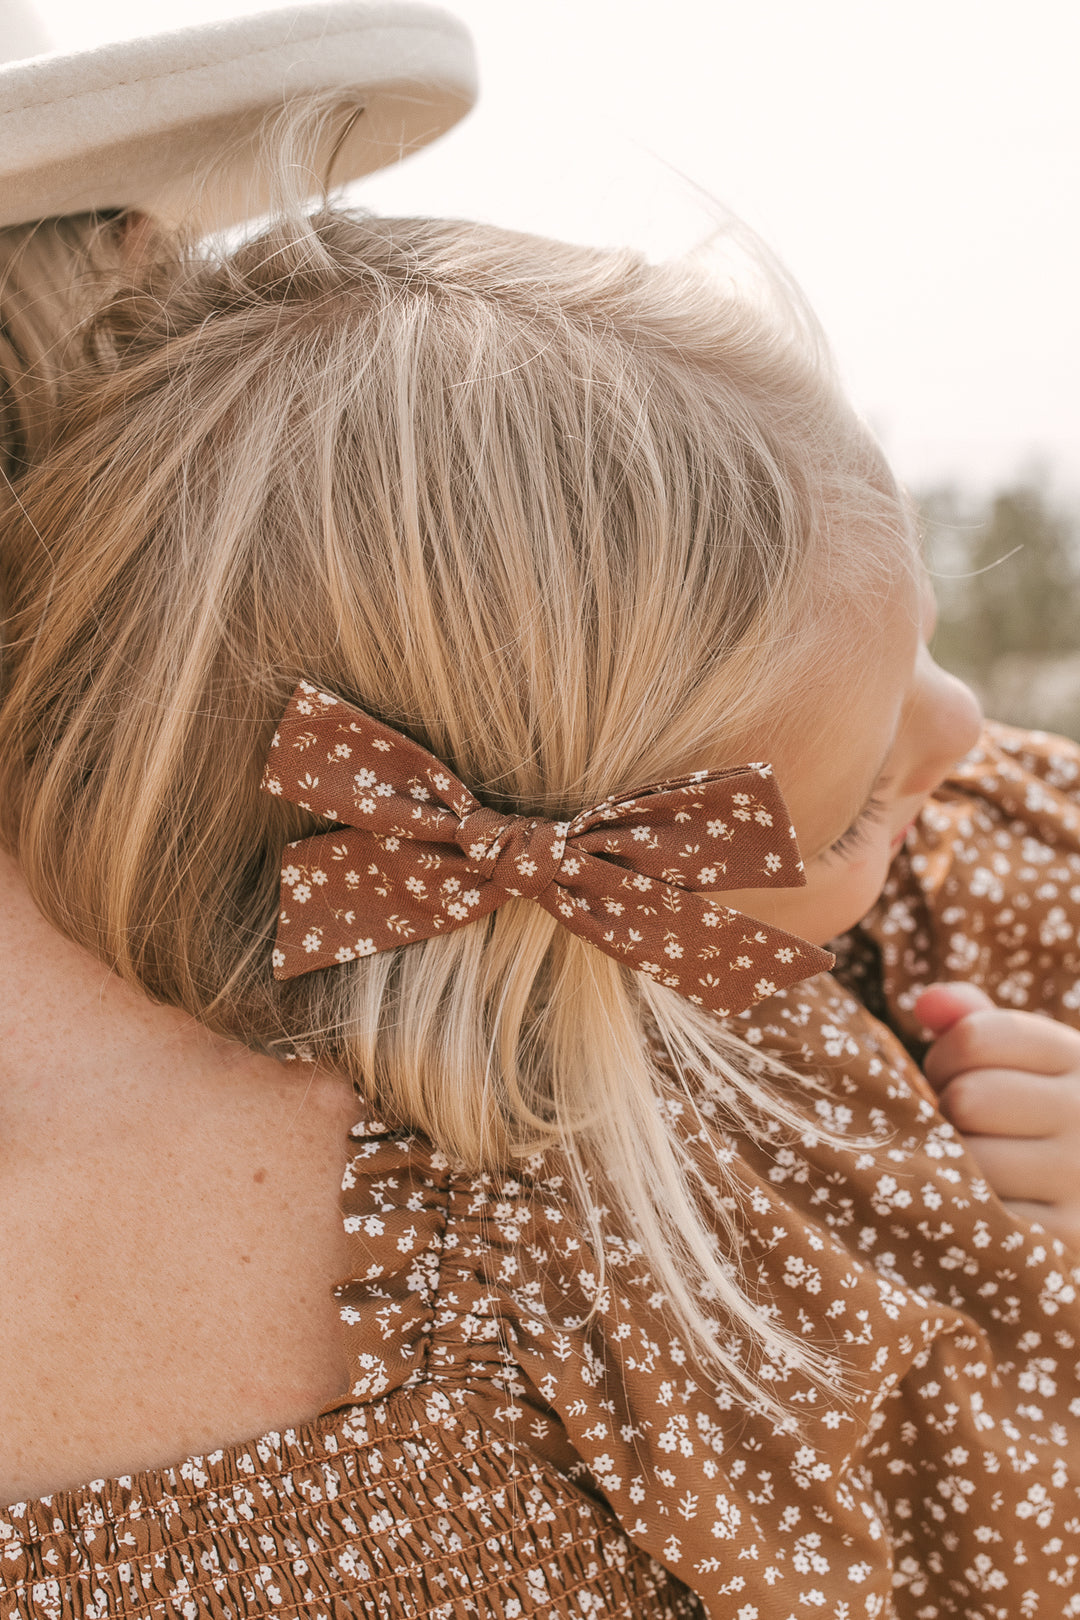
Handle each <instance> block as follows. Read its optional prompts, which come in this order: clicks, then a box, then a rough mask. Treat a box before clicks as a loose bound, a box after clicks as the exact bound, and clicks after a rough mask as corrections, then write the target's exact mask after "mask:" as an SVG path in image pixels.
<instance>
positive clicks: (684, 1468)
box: [0, 729, 1080, 1620]
mask: <svg viewBox="0 0 1080 1620" xmlns="http://www.w3.org/2000/svg"><path fill="white" fill-rule="evenodd" d="M1078 915H1080V751H1078V750H1076V749H1075V748H1073V747H1072V745H1068V744H1061V743H1059V742H1057V741H1055V740H1052V739H1047V738H1042V737H1039V736H1034V737H1032V736H1028V735H1023V734H1019V733H1011V732H1007V731H1003V730H997V729H996V730H993V731H991V732H990V733H988V736H987V738H986V740H985V742H984V745H983V747H982V749H981V750H980V751H979V752H978V753H977V754H975V755H974V756H972V758H971V759H970V760H969V761H968V762H965V764H964V765H963V766H962V767H961V768H960V769H959V770H958V772H957V775H956V777H955V779H954V781H953V782H952V783H951V784H950V785H949V786H948V787H946V788H945V789H943V790H942V791H941V792H940V793H939V794H938V795H937V796H936V797H935V800H934V802H933V803H932V804H931V805H930V806H929V807H928V808H927V810H926V812H925V813H924V815H923V817H922V821H921V824H920V827H919V828H918V830H917V832H916V833H915V834H914V835H913V836H912V838H911V840H910V841H909V846H908V848H907V850H906V851H905V853H904V855H903V856H902V857H901V859H900V860H899V861H898V862H897V863H896V864H895V866H894V869H893V873H892V875H891V877H890V881H889V886H888V889H887V890H886V892H885V894H884V895H883V897H882V900H881V902H880V904H879V906H878V907H877V909H876V911H875V913H874V915H873V916H872V917H871V918H870V919H869V920H868V921H867V923H866V924H865V925H864V927H863V928H862V929H861V930H860V931H858V933H857V934H856V935H855V936H853V938H852V940H851V941H850V942H849V948H848V952H847V959H846V961H845V963H844V965H843V968H842V977H843V978H844V979H846V982H847V984H854V985H856V986H857V987H858V988H859V992H860V995H861V996H862V997H863V999H865V1000H867V1001H872V1002H873V1004H874V1005H875V1006H876V1007H877V1008H878V1010H879V1011H880V1012H881V1013H882V1014H883V1015H884V1016H885V1017H886V1018H887V1019H888V1020H889V1021H890V1022H891V1023H892V1024H893V1025H894V1026H895V1028H896V1030H897V1032H898V1033H899V1035H900V1036H902V1037H904V1038H905V1039H907V1040H908V1041H909V1042H910V1043H911V1044H912V1045H913V1046H914V1044H915V1042H916V1041H917V1035H918V1032H917V1030H915V1029H914V1027H913V1026H912V1024H911V1019H910V1005H911V1000H912V994H913V991H914V990H915V988H916V987H917V986H918V985H920V984H923V983H929V982H931V980H933V979H934V978H936V977H940V976H949V977H954V978H955V977H963V978H966V979H970V980H973V981H974V982H976V983H980V984H982V985H983V986H985V987H986V988H987V989H988V990H989V991H990V992H991V993H992V994H993V995H994V996H995V997H997V999H998V1000H1000V1001H1002V1002H1004V1003H1005V1004H1007V1005H1011V1006H1020V1007H1027V1008H1036V1007H1038V1008H1041V1009H1043V1010H1046V1011H1049V1012H1052V1013H1053V1014H1054V1015H1055V1016H1058V1017H1061V1018H1064V1019H1068V1020H1069V1021H1071V1022H1074V1023H1076V1022H1080V949H1078V946H1077V933H1076V925H1075V921H1070V919H1075V918H1076V917H1077V916H1078ZM738 1024H739V1027H740V1029H741V1032H742V1033H743V1034H744V1035H745V1036H746V1038H747V1039H748V1040H749V1041H750V1042H751V1044H752V1045H754V1046H757V1047H759V1048H761V1049H762V1050H765V1049H768V1050H770V1051H772V1052H776V1053H778V1054H779V1055H781V1056H782V1057H784V1058H785V1059H787V1060H788V1061H789V1062H790V1063H791V1064H792V1065H793V1066H794V1067H795V1068H796V1069H797V1070H805V1071H807V1072H809V1073H813V1074H818V1075H822V1074H824V1076H825V1077H826V1080H827V1085H826V1087H825V1088H824V1089H823V1090H814V1089H813V1088H808V1090H807V1093H806V1099H807V1108H808V1119H809V1120H815V1121H816V1122H818V1123H820V1124H821V1125H824V1126H829V1127H832V1128H834V1129H835V1128H837V1127H842V1128H843V1129H845V1130H848V1131H850V1132H852V1133H854V1134H856V1135H859V1136H862V1137H865V1136H867V1135H870V1136H874V1137H877V1138H878V1139H879V1145H877V1146H871V1147H868V1146H866V1145H865V1144H863V1145H853V1146H851V1147H846V1148H837V1147H835V1146H832V1145H829V1143H828V1142H826V1141H824V1140H823V1139H822V1138H821V1136H820V1135H819V1134H817V1133H816V1132H815V1129H814V1124H813V1123H808V1125H807V1129H806V1131H805V1133H804V1134H803V1136H802V1137H801V1139H799V1140H798V1141H794V1142H793V1141H791V1140H790V1138H786V1137H784V1136H782V1135H781V1134H780V1133H777V1136H776V1138H775V1140H774V1141H772V1142H771V1143H766V1144H764V1145H759V1146H754V1145H752V1144H750V1143H748V1142H747V1141H746V1140H745V1139H743V1138H740V1137H736V1136H731V1135H728V1134H726V1133H725V1131H724V1129H723V1126H722V1123H721V1121H720V1119H719V1116H718V1115H717V1113H716V1110H715V1104H714V1102H713V1100H712V1099H711V1098H710V1096H709V1095H708V1094H706V1093H704V1092H703V1093H702V1094H701V1095H697V1096H693V1097H691V1096H687V1097H686V1098H685V1102H684V1103H682V1104H681V1105H675V1106H674V1107H672V1108H671V1109H670V1115H671V1117H670V1121H669V1123H670V1124H671V1126H672V1128H673V1129H674V1130H676V1131H677V1132H679V1133H680V1134H681V1135H682V1137H683V1138H684V1140H685V1141H686V1142H687V1143H688V1145H689V1146H690V1148H691V1150H692V1151H704V1150H705V1147H706V1144H709V1151H710V1152H711V1151H712V1148H713V1147H714V1146H715V1145H716V1144H717V1143H718V1144H719V1146H720V1149H721V1151H722V1153H723V1155H724V1157H725V1160H726V1162H727V1164H728V1168H729V1172H730V1176H731V1179H732V1183H733V1185H735V1186H737V1187H738V1188H739V1189H741V1193H742V1196H741V1197H740V1198H738V1199H737V1200H735V1202H734V1204H733V1206H732V1210H733V1213H734V1218H735V1219H736V1220H737V1221H738V1222H739V1226H740V1235H741V1259H742V1264H743V1268H744V1272H745V1275H746V1278H747V1280H748V1283H749V1285H750V1286H751V1287H752V1288H753V1289H754V1290H755V1292H756V1294H757V1297H758V1298H759V1299H761V1300H763V1301H767V1302H768V1303H769V1305H770V1307H771V1308H772V1309H773V1310H774V1311H775V1313H776V1316H777V1318H778V1320H780V1321H782V1322H783V1323H785V1324H786V1325H787V1326H788V1327H789V1328H791V1329H793V1330H794V1331H795V1332H796V1333H799V1334H802V1335H804V1336H805V1337H806V1339H807V1340H808V1341H810V1340H812V1341H813V1342H814V1343H816V1344H818V1345H819V1346H823V1347H825V1348H827V1349H833V1350H835V1352H836V1353H837V1354H838V1355H840V1356H841V1357H842V1358H843V1360H844V1362H845V1364H846V1367H847V1369H848V1378H849V1385H848V1393H847V1396H846V1397H845V1398H844V1399H842V1400H836V1399H830V1398H827V1397H822V1395H821V1394H820V1392H819V1391H818V1390H817V1389H815V1387H814V1386H813V1385H812V1384H811V1383H810V1382H809V1381H808V1380H807V1379H806V1378H805V1377H804V1376H802V1375H800V1374H798V1373H795V1372H792V1371H790V1370H787V1369H785V1368H784V1367H783V1366H779V1365H778V1366H776V1367H775V1368H774V1369H773V1372H774V1382H775V1389H776V1393H777V1395H778V1396H779V1397H780V1398H781V1400H782V1402H783V1403H784V1405H785V1407H786V1408H787V1409H788V1410H789V1411H790V1412H791V1413H792V1414H794V1415H795V1417H796V1418H797V1423H794V1424H790V1425H785V1424H783V1423H779V1422H777V1421H775V1420H773V1419H771V1418H770V1417H769V1416H768V1415H767V1414H766V1413H765V1412H764V1411H753V1410H747V1408H746V1406H745V1403H744V1402H742V1401H740V1400H739V1399H738V1397H737V1396H736V1395H735V1394H734V1393H733V1392H732V1391H730V1390H728V1389H725V1388H723V1387H717V1386H715V1385H706V1384H705V1383H704V1382H703V1381H701V1380H700V1379H696V1378H695V1377H694V1376H693V1374H692V1371H691V1368H690V1364H689V1359H688V1357H687V1355H686V1352H685V1349H684V1347H683V1346H682V1345H681V1344H680V1342H679V1339H678V1337H677V1336H676V1335H674V1334H673V1332H672V1331H671V1328H670V1326H669V1325H668V1323H667V1322H666V1320H665V1316H664V1313H663V1310H662V1308H661V1302H660V1301H659V1300H658V1299H657V1296H656V1294H655V1291H654V1288H653V1285H652V1280H651V1279H650V1277H649V1274H648V1272H647V1270H646V1269H645V1267H644V1266H643V1264H642V1261H641V1257H640V1254H639V1253H637V1252H636V1251H635V1249H634V1247H633V1245H631V1244H628V1243H627V1242H625V1241H624V1240H623V1239H622V1238H621V1237H620V1235H619V1233H618V1232H617V1231H616V1230H614V1229H612V1230H609V1231H608V1232H607V1243H606V1256H605V1258H606V1263H607V1282H606V1286H605V1287H604V1288H603V1289H602V1290H601V1289H600V1285H599V1282H598V1278H597V1269H596V1266H595V1262H594V1260H593V1259H592V1258H591V1256H590V1255H589V1253H588V1251H587V1250H586V1249H585V1248H584V1246H583V1244H582V1242H581V1239H580V1235H579V1232H578V1229H577V1226H576V1224H575V1221H574V1219H573V1217H572V1214H571V1212H570V1210H569V1208H568V1206H567V1202H566V1198H565V1189H564V1187H563V1185H562V1183H561V1181H560V1178H559V1176H558V1174H557V1173H556V1172H555V1170H554V1169H553V1168H552V1166H551V1165H549V1164H547V1163H546V1162H544V1161H541V1160H536V1161H532V1162H529V1163H527V1164H524V1165H522V1166H520V1167H519V1168H518V1170H517V1172H516V1173H515V1174H514V1175H507V1176H481V1177H467V1176H463V1175H461V1174H459V1173H458V1172H456V1171H455V1169H454V1167H453V1166H452V1165H451V1164H449V1163H447V1162H446V1160H445V1159H443V1158H442V1157H441V1156H440V1155H439V1154H438V1153H436V1152H434V1151H433V1149H432V1148H431V1146H430V1144H428V1143H425V1142H423V1141H421V1140H418V1139H415V1138H407V1137H403V1136H401V1135H395V1134H393V1133H392V1132H390V1131H388V1130H386V1129H385V1128H383V1127H382V1126H380V1125H379V1124H378V1123H375V1122H365V1123H362V1124H360V1125H358V1126H357V1127H356V1128H355V1130H354V1131H353V1133H352V1141H351V1144H350V1148H349V1161H348V1166H347V1169H346V1173H345V1178H344V1211H345V1223H346V1228H347V1230H348V1232H349V1233H350V1235H351V1237H352V1240H353V1244H354V1253H355V1263H354V1266H353V1269H352V1275H351V1276H350V1277H349V1278H348V1279H347V1280H346V1281H345V1282H344V1283H343V1284H342V1285H341V1286H340V1289H339V1294H340V1303H341V1315H342V1322H343V1326H344V1332H345V1334H346V1339H347V1346H348V1352H349V1360H350V1366H351V1369H352V1374H351V1376H352V1385H351V1387H350V1389H349V1390H348V1391H346V1392H344V1393H343V1395H342V1398H341V1401H340V1402H339V1403H337V1404H336V1405H335V1406H333V1407H332V1409H330V1410H328V1411H327V1412H326V1413H324V1415H323V1416H322V1417H321V1418H320V1419H319V1420H318V1421H317V1422H315V1423H313V1424H312V1425H310V1426H308V1427H306V1428H302V1429H298V1430H295V1431H287V1432H286V1433H284V1434H280V1435H268V1436H264V1437H263V1438H261V1439H259V1440H257V1441H253V1442H251V1443H250V1444H248V1445H241V1446H233V1447H230V1448H228V1449H226V1450H223V1451H220V1452H216V1453H214V1454H213V1455H210V1456H207V1457H203V1458H199V1459H191V1460H188V1461H186V1462H183V1463H178V1464H177V1465H176V1466H174V1467H172V1468H165V1469H159V1470H154V1471H152V1472H150V1473H146V1474H142V1475H139V1476H137V1477H133V1478H123V1479H116V1480H111V1481H108V1482H100V1481H98V1482H95V1483H93V1484H91V1485H88V1486H87V1487H86V1488H85V1489H83V1490H78V1491H72V1492H68V1493H63V1494H58V1495H55V1496H53V1497H50V1498H45V1499H42V1500H40V1501H37V1502H31V1503H25V1504H21V1505H19V1506H16V1507H11V1508H8V1509H3V1510H0V1617H2V1620H9V1617H14V1616H20V1617H21V1616H33V1617H35V1620H37V1617H42V1620H44V1617H50V1620H52V1617H56V1620H60V1617H64V1620H67V1617H77V1620H110V1617H113V1616H121V1615H122V1616H125V1617H136V1616H138V1617H147V1620H149V1617H155V1620H157V1617H163V1620H164V1617H168V1620H174V1617H175V1620H200V1617H203V1616H215V1617H219V1620H239V1617H241V1616H258V1617H267V1620H268V1617H271V1616H274V1617H280V1620H294V1617H299V1616H303V1617H305V1620H323V1617H325V1620H346V1617H353V1616H371V1617H375V1616H380V1617H394V1620H397V1617H410V1620H411V1617H417V1620H419V1617H421V1616H423V1617H429V1620H433V1617H436V1616H437V1617H439V1620H458V1617H462V1620H463V1617H465V1616H477V1617H482V1620H488V1617H491V1620H496V1617H497V1620H519V1617H525V1616H549V1617H552V1620H554V1617H571V1616H573V1617H580V1620H611V1617H613V1616H619V1617H625V1620H630V1617H631V1616H634V1617H637V1616H643V1617H648V1620H660V1617H667V1616H672V1617H675V1616H692V1615H693V1616H700V1615H708V1616H712V1617H715V1620H791V1617H798V1620H803V1617H807V1620H811V1617H812V1620H867V1617H869V1620H885V1617H890V1616H896V1617H902V1620H939V1617H944V1616H963V1617H965V1620H1029V1617H1039V1620H1049V1617H1054V1620H1058V1617H1062V1616H1080V1535H1078V1531H1080V1299H1078V1295H1077V1288H1078V1286H1080V1265H1078V1264H1077V1261H1076V1259H1075V1258H1074V1257H1073V1256H1071V1255H1069V1254H1067V1253H1066V1252H1065V1251H1064V1250H1063V1249H1062V1247H1061V1245H1060V1244H1059V1243H1057V1242H1056V1241H1054V1240H1051V1239H1050V1238H1048V1237H1047V1236H1046V1235H1045V1234H1043V1233H1042V1232H1041V1231H1040V1230H1039V1229H1038V1228H1032V1227H1030V1226H1028V1225H1026V1224H1023V1223H1022V1222H1020V1221H1018V1220H1016V1219H1015V1218H1013V1217H1012V1216H1011V1215H1010V1214H1009V1213H1008V1212H1007V1211H1006V1210H1005V1209H1004V1208H1003V1207H1002V1206H1001V1204H1000V1203H999V1202H998V1201H997V1199H996V1198H995V1197H994V1195H993V1194H992V1193H991V1191H990V1190H989V1188H988V1187H987V1185H986V1184H985V1182H984V1181H983V1179H982V1178H981V1176H980V1174H979V1172H978V1169H977V1167H976V1166H975V1165H974V1163H973V1162H972V1161H971V1160H970V1159H969V1158H968V1156H967V1155H966V1153H965V1150H964V1148H963V1145H962V1143H961V1142H960V1141H959V1140H958V1138H957V1136H956V1134H955V1133H954V1131H953V1130H952V1129H951V1128H950V1126H949V1125H948V1124H947V1123H946V1122H945V1121H944V1120H943V1119H942V1118H941V1116H940V1115H939V1114H938V1113H937V1112H936V1111H935V1108H934V1106H933V1102H932V1099H931V1098H930V1097H929V1096H928V1094H927V1090H926V1088H925V1085H924V1084H923V1083H922V1082H921V1077H920V1075H919V1072H918V1069H917V1068H916V1066H915V1064H914V1063H913V1062H912V1060H911V1058H910V1056H909V1055H908V1052H907V1051H905V1049H904V1046H903V1045H902V1044H901V1041H900V1040H899V1039H898V1038H897V1036H896V1035H894V1034H893V1033H891V1032H890V1030H889V1029H888V1028H887V1027H885V1025H884V1024H883V1023H881V1022H879V1021H876V1020H875V1019H874V1018H873V1017H871V1016H870V1014H869V1013H868V1012H867V1010H866V1008H865V1006H864V1005H863V1004H862V1001H860V1000H856V999H855V997H854V996H853V994H852V993H851V990H850V989H849V988H847V987H845V983H844V982H841V978H840V977H836V976H821V977H819V978H817V979H814V980H811V981H808V982H807V983H805V984H801V985H797V986H795V987H794V988H792V989H790V990H788V991H786V992H784V993H781V994H778V995H776V996H773V997H770V998H769V999H768V1000H766V1001H764V1002H762V1003H761V1004H760V1005H759V1006H758V1007H756V1008H755V1009H754V1010H753V1011H752V1012H750V1013H748V1014H745V1015H744V1016H743V1017H742V1019H740V1020H739V1021H738ZM594 1306H595V1307H597V1312H596V1316H595V1318H594V1319H593V1321H592V1323H591V1325H589V1326H587V1327H586V1326H585V1325H583V1324H584V1322H585V1318H586V1317H587V1315H588V1313H589V1311H590V1309H591V1308H592V1307H594Z"/></svg>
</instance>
